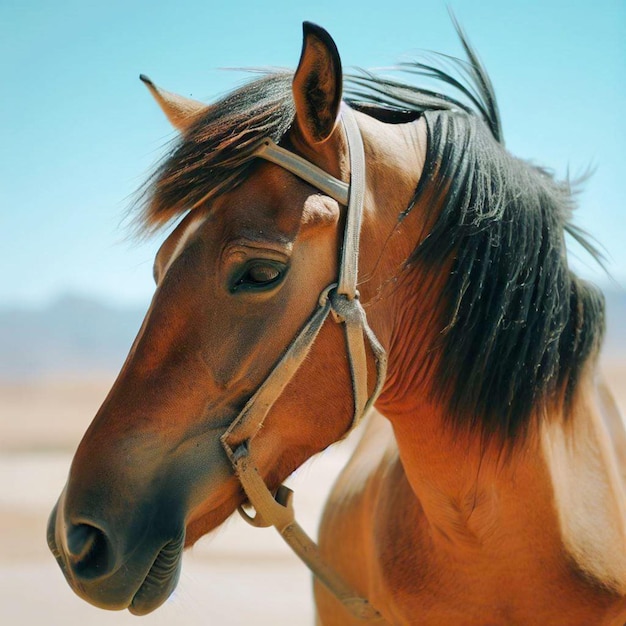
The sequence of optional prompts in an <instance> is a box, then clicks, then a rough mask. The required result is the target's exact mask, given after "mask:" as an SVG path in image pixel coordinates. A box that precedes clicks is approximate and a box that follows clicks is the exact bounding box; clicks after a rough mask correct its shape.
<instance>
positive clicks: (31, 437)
mask: <svg viewBox="0 0 626 626" xmlns="http://www.w3.org/2000/svg"><path fill="white" fill-rule="evenodd" d="M603 368H604V371H605V375H606V377H607V378H608V380H609V383H610V385H611V387H612V389H613V390H614V392H615V394H616V396H617V399H618V403H619V404H620V407H621V409H622V412H623V413H624V414H625V415H626V362H624V363H621V362H615V361H612V362H606V363H604V366H603ZM111 381H112V375H102V376H100V377H98V378H97V379H91V380H81V379H80V378H78V377H76V378H64V379H62V380H44V381H38V382H31V383H20V384H8V383H4V384H3V383H0V624H3V625H11V626H23V625H31V624H32V625H35V624H41V623H45V624H46V625H48V626H61V625H62V626H75V625H79V624H80V625H85V624H89V625H93V626H100V625H103V626H104V625H111V626H122V625H124V624H135V625H136V624H139V623H141V624H142V625H143V624H145V625H146V626H150V625H154V626H157V625H160V626H165V625H167V626H177V625H179V624H180V625H182V624H184V625H185V626H195V625H196V624H197V625H202V626H208V625H211V624H218V625H220V626H239V625H244V624H255V625H256V626H264V625H268V626H269V625H272V626H281V625H294V624H295V625H312V624H313V623H314V619H313V603H312V597H311V579H310V575H309V573H308V571H307V570H306V568H305V567H304V566H303V565H302V564H301V563H300V562H299V561H298V559H297V558H296V557H295V556H294V555H293V554H292V553H291V552H290V551H289V549H288V548H287V547H286V546H285V545H284V544H283V543H282V541H281V539H280V538H279V537H278V536H277V534H276V533H275V531H274V530H273V529H254V528H252V527H249V526H247V525H246V524H245V523H244V522H243V521H242V520H240V519H239V518H238V517H237V516H234V517H233V518H232V519H231V520H229V521H228V522H227V523H226V524H225V525H224V526H223V527H222V528H221V529H219V530H218V531H217V532H216V533H214V534H213V535H211V536H209V537H206V538H204V539H203V540H201V541H200V542H199V543H198V544H197V545H196V546H195V547H194V548H193V549H192V550H191V551H188V552H187V554H186V555H185V559H184V563H183V573H182V577H181V582H180V584H179V587H178V589H177V590H176V592H175V593H174V595H173V596H172V597H171V598H170V599H169V600H168V601H167V602H166V604H165V605H164V606H163V607H161V608H160V609H159V610H157V611H156V612H155V613H153V614H151V615H149V616H147V617H143V618H136V617H133V616H132V615H130V614H129V613H128V612H121V613H120V612H108V611H102V610H100V609H96V608H94V607H92V606H90V605H88V604H86V603H85V602H83V601H82V600H80V599H79V598H78V597H77V596H75V595H74V594H73V592H72V591H71V590H70V588H69V586H68V585H67V584H66V582H65V579H64V578H63V575H62V574H61V572H60V570H59V569H58V567H57V565H56V563H55V562H54V559H53V558H52V556H51V555H50V554H49V552H48V548H47V546H46V540H45V529H46V523H47V518H48V514H49V511H50V509H51V508H52V506H53V504H54V502H55V500H56V498H57V496H58V494H59V492H60V491H61V489H62V487H63V484H64V482H65V478H66V475H67V471H68V469H69V465H70V461H71V457H72V454H73V451H74V449H75V447H76V445H77V444H78V441H79V439H80V437H81V434H82V432H83V431H84V430H85V429H86V427H87V425H88V424H89V422H90V420H91V418H92V417H93V415H94V413H95V411H96V410H97V408H98V406H99V404H100V402H101V401H102V399H103V398H104V396H105V394H106V392H107V390H108V388H109V386H110V384H111ZM355 435H356V436H357V437H358V435H359V433H355ZM354 440H355V437H351V438H349V439H348V440H347V441H346V442H343V443H341V444H339V445H336V446H334V447H333V448H331V449H330V450H328V451H326V452H325V453H323V454H321V455H319V456H318V457H317V458H315V459H313V460H312V461H310V462H309V463H307V465H306V466H304V467H303V468H301V469H300V470H299V471H298V472H297V473H296V475H295V476H293V477H291V479H290V481H289V484H290V486H291V487H292V488H293V489H294V490H295V493H296V495H295V504H296V512H297V516H298V519H299V521H300V523H301V524H302V525H303V526H304V527H305V529H306V530H307V531H308V532H309V533H311V534H315V531H316V526H317V522H318V519H319V514H320V512H321V509H322V506H323V502H324V499H325V497H326V494H327V493H328V490H329V488H330V486H331V484H332V482H333V480H334V478H335V476H336V475H337V473H338V472H339V470H340V469H341V467H342V466H343V464H344V463H345V461H346V459H347V458H348V456H349V454H350V450H351V448H352V446H353V443H354Z"/></svg>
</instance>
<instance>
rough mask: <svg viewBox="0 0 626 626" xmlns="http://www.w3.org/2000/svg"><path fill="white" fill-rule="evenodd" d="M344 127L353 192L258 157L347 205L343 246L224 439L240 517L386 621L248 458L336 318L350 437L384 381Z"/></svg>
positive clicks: (305, 165) (292, 164)
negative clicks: (241, 494)
mask: <svg viewBox="0 0 626 626" xmlns="http://www.w3.org/2000/svg"><path fill="white" fill-rule="evenodd" d="M341 119H342V123H343V127H344V130H345V133H346V138H347V142H348V149H349V153H350V185H349V186H348V185H347V184H346V183H344V182H343V181H340V180H338V179H336V178H334V177H333V176H330V175H329V174H327V173H326V172H324V171H323V170H321V169H320V168H318V167H317V166H315V165H313V164H311V163H309V162H308V161H306V160H305V159H303V158H302V157H299V156H298V155H295V154H293V153H292V152H289V151H288V150H285V149H284V148H281V147H280V146H277V145H276V144H275V143H274V142H272V141H271V140H269V139H268V140H265V141H264V142H263V143H262V144H261V146H260V148H259V149H258V150H257V151H256V152H255V155H256V156H258V157H260V158H262V159H266V160H268V161H271V162H272V163H275V164H277V165H279V166H281V167H283V168H284V169H286V170H288V171H290V172H292V173H293V174H295V175H296V176H298V177H300V178H302V179H303V180H305V181H306V182H308V183H310V184H311V185H313V186H315V187H316V188H318V189H319V190H320V191H323V192H324V193H326V194H328V195H329V196H331V197H332V198H334V199H335V200H337V202H339V203H340V204H346V203H347V205H348V208H347V215H346V223H345V231H344V242H343V249H342V255H341V263H340V266H339V279H338V284H332V285H329V286H328V287H327V288H326V289H325V290H324V291H323V292H322V294H321V295H320V299H319V304H318V307H317V309H316V310H315V311H314V313H313V314H312V315H311V317H310V318H309V320H308V321H307V323H306V324H305V325H304V326H303V328H302V329H301V330H300V332H299V333H298V335H297V336H296V337H295V338H294V340H293V341H292V342H291V344H290V345H289V347H288V348H287V350H286V351H285V353H284V354H283V356H282V358H281V359H280V360H279V361H278V363H277V364H276V365H275V367H274V369H273V370H272V372H271V373H270V374H269V376H268V377H267V378H266V379H265V381H264V382H263V383H262V384H261V386H260V387H259V388H258V390H257V391H256V393H255V394H254V395H253V396H252V397H251V398H250V400H249V401H248V402H247V403H246V405H245V407H244V408H243V410H242V411H241V413H240V414H239V415H238V416H237V418H236V419H235V420H234V421H233V423H232V424H231V425H230V427H229V428H228V430H227V431H226V432H225V433H224V434H223V435H222V437H221V442H222V445H223V446H224V449H225V450H226V453H227V455H228V457H229V459H230V461H231V463H232V464H233V467H234V469H235V472H236V473H237V476H238V478H239V481H240V482H241V485H242V487H243V489H244V491H245V493H246V495H247V497H248V501H249V502H250V504H251V505H252V506H253V507H254V508H255V510H256V515H255V516H254V517H251V516H250V515H248V514H247V513H246V512H245V511H244V510H243V509H240V512H241V514H242V516H243V517H244V518H245V519H246V520H247V521H249V522H250V523H251V524H253V525H254V526H270V525H271V526H274V527H275V528H276V529H277V530H278V532H279V533H280V534H281V536H282V537H283V539H284V540H285V541H286V542H287V543H288V544H289V546H290V547H291V548H292V549H293V551H294V552H295V553H296V554H297V555H298V556H299V557H300V558H301V559H302V560H303V561H304V562H305V563H306V565H307V566H308V567H309V569H311V571H312V572H313V573H314V574H315V576H316V577H317V578H318V579H319V580H320V582H322V583H323V584H324V585H325V586H326V587H327V588H328V589H329V590H330V591H331V592H332V593H333V594H334V595H335V596H336V597H337V598H338V599H339V600H340V602H341V603H342V604H343V605H344V607H345V608H346V609H347V610H348V611H349V612H350V613H351V614H352V615H353V616H354V617H357V618H359V619H364V620H378V619H380V618H381V615H380V613H379V612H378V611H376V609H374V607H372V605H371V604H370V603H369V602H368V601H367V600H366V599H365V598H361V597H359V595H358V594H357V593H356V592H355V591H354V590H352V589H351V588H350V586H349V585H347V584H346V583H345V581H344V580H343V579H342V578H341V576H339V575H338V574H337V572H335V571H334V570H333V569H332V568H330V567H329V566H328V565H327V564H326V563H325V562H324V560H323V559H322V557H321V555H320V553H319V549H318V547H317V545H316V544H315V543H314V542H313V541H312V540H311V538H310V537H309V536H308V535H307V534H306V533H305V532H304V530H303V529H302V528H301V527H300V526H299V525H298V523H297V522H296V520H295V515H294V512H293V506H292V503H291V496H292V493H293V492H291V490H290V489H288V488H287V487H285V486H281V487H280V488H279V489H278V491H277V493H276V496H273V495H272V493H271V492H270V491H269V489H268V488H267V485H266V484H265V482H264V481H263V479H262V478H261V476H260V474H259V472H258V470H257V468H256V467H255V465H254V463H253V461H252V460H251V458H250V445H251V442H252V441H253V439H254V437H255V436H256V434H257V433H258V432H259V430H260V428H261V426H262V425H263V422H264V420H265V418H266V416H267V414H268V413H269V411H270V409H271V407H272V405H273V404H274V403H275V402H276V400H277V399H278V397H279V396H280V395H281V393H282V392H283V390H284V389H285V387H286V386H287V384H288V383H289V381H290V380H291V379H292V378H293V376H294V374H295V373H296V371H297V370H298V368H299V367H300V365H301V364H302V362H303V361H304V360H305V358H306V356H307V354H308V353H309V350H310V349H311V347H312V345H313V343H314V341H315V339H316V337H317V335H318V334H319V332H320V330H321V328H322V326H323V325H324V322H325V321H326V319H327V318H328V315H329V313H332V316H333V318H334V320H335V321H336V322H337V323H341V324H343V325H344V329H345V337H346V352H347V355H348V361H349V364H350V375H351V379H352V389H353V395H354V415H353V419H352V425H351V426H350V429H349V430H348V432H349V431H350V430H352V428H354V426H356V424H357V423H358V422H359V421H360V419H361V418H362V417H363V415H364V414H365V413H366V411H367V410H368V409H369V408H370V407H371V406H372V405H373V403H374V402H375V401H376V398H377V397H378V394H379V393H380V391H381V389H382V386H383V383H384V380H385V374H386V368H387V354H386V352H385V350H384V348H383V347H382V346H381V344H380V343H379V341H378V339H377V338H376V336H375V335H374V333H373V332H372V330H371V328H370V327H369V325H368V323H367V318H366V316H365V311H364V309H363V306H362V305H361V303H360V301H359V294H358V291H357V289H356V285H357V273H358V259H359V237H360V231H361V221H362V214H363V200H364V194H365V153H364V149H363V141H362V139H361V133H360V131H359V128H358V126H357V123H356V120H355V119H354V114H353V113H352V111H351V110H350V109H349V108H348V107H347V106H345V105H342V117H341ZM365 339H367V340H368V342H369V345H370V349H371V351H372V353H373V355H374V358H375V361H376V385H375V387H374V390H373V393H372V394H371V395H370V394H369V393H368V388H367V355H366V350H365Z"/></svg>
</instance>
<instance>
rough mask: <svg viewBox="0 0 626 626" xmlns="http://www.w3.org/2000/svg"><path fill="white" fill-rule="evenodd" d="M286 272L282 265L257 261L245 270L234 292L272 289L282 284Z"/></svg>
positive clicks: (234, 286)
mask: <svg viewBox="0 0 626 626" xmlns="http://www.w3.org/2000/svg"><path fill="white" fill-rule="evenodd" d="M285 271H286V267H285V266H283V265H282V264H277V263H270V262H267V261H264V262H258V261H257V262H255V263H252V264H250V265H248V266H247V267H246V268H245V270H244V271H243V273H242V274H241V275H240V276H239V278H238V279H237V280H236V282H235V284H234V285H233V288H232V291H240V290H255V289H256V290H262V289H264V288H270V287H272V286H274V285H277V284H278V283H279V282H280V280H281V278H282V277H283V276H284V275H285Z"/></svg>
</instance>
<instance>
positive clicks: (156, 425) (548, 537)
mask: <svg viewBox="0 0 626 626" xmlns="http://www.w3.org/2000/svg"><path fill="white" fill-rule="evenodd" d="M462 39H463V43H464V45H465V48H466V51H467V54H468V57H469V61H467V62H464V61H463V62H461V61H458V62H452V63H457V69H459V70H460V73H461V74H462V75H464V76H465V78H466V81H465V82H463V81H459V80H457V79H455V78H454V76H452V75H451V74H450V73H447V72H444V71H443V70H442V69H440V68H438V67H436V66H430V65H424V64H419V63H416V64H413V65H410V66H407V67H406V68H405V69H406V70H408V71H409V72H412V73H416V74H426V75H429V76H430V77H431V78H436V79H440V80H442V81H443V82H444V83H446V84H447V85H448V86H452V87H453V88H454V89H456V90H457V94H458V95H457V96H456V97H451V96H446V95H441V94H438V93H436V92H433V91H429V90H426V89H420V88H416V87H412V86H410V85H407V84H404V83H402V82H399V81H395V80H389V79H383V78H377V77H375V76H371V75H368V74H362V75H358V76H353V77H351V78H348V79H347V80H346V83H347V85H348V86H349V87H350V90H351V91H350V98H349V99H348V104H349V108H348V106H347V105H343V104H341V100H342V88H343V78H342V70H341V63H340V59H339V55H338V52H337V49H336V47H335V45H334V43H333V42H332V40H331V39H330V37H329V36H328V34H327V33H326V32H325V31H323V30H322V29H320V28H318V27H315V26H313V25H310V24H305V28H304V45H303V50H302V55H301V58H300V63H299V66H298V69H297V70H296V72H295V74H293V75H291V74H288V73H280V72H279V73H272V74H268V75H265V76H263V77H261V78H260V79H256V80H254V81H252V82H251V83H250V84H248V85H246V86H244V87H243V88H241V89H240V90H238V91H236V92H234V93H232V94H230V95H228V96H227V97H225V98H224V99H223V100H221V101H219V102H217V103H216V104H214V105H212V106H208V107H207V106H205V105H202V104H199V103H196V102H193V101H190V100H187V99H185V98H181V97H179V96H175V95H174V94H170V93H168V92H164V91H161V90H159V89H158V88H156V87H155V86H154V85H152V84H151V83H150V82H149V81H148V85H149V87H150V88H151V90H152V91H153V93H154V95H155V96H156V98H157V100H158V101H159V103H160V105H161V106H162V108H163V109H164V111H165V113H166V114H167V115H168V117H169V119H170V120H171V121H172V122H173V124H174V125H175V126H176V127H177V128H178V129H179V130H180V131H181V135H180V139H179V141H178V143H177V144H176V145H175V146H174V148H173V149H172V151H171V153H170V154H169V155H168V156H167V158H166V159H165V160H164V162H163V164H162V165H161V166H160V168H159V169H158V171H157V172H156V173H155V175H154V176H153V178H152V179H151V181H150V182H149V186H148V188H147V191H146V196H145V197H146V202H147V204H146V208H145V210H144V212H143V214H142V216H143V227H144V229H145V230H147V231H153V230H156V229H157V228H158V227H159V226H161V225H163V224H165V223H167V222H169V221H170V220H171V219H173V218H176V217H179V216H183V215H184V217H183V218H182V219H181V221H180V223H179V224H178V226H177V227H176V229H175V230H174V231H173V232H172V234H171V235H170V236H169V237H168V238H167V240H166V241H165V243H164V244H163V245H162V247H161V249H160V250H159V252H158V254H157V257H156V261H155V265H154V274H155V280H156V283H157V288H156V293H155V295H154V299H153V301H152V304H151V306H150V308H149V310H148V313H147V315H146V318H145V321H144V323H143V326H142V327H141V329H140V331H139V334H138V337H137V339H136V340H135V343H134V345H133V347H132V349H131V351H130V354H129V356H128V359H127V361H126V363H125V365H124V367H123V369H122V371H121V373H120V375H119V377H118V379H117V381H116V383H115V385H114V386H113V388H112V390H111V392H110V393H109V395H108V397H107V398H106V400H105V401H104V404H103V405H102V407H101V409H100V410H99V412H98V414H97V415H96V417H95V419H94V421H93V423H92V424H91V426H90V428H89V429H88V431H87V432H86V434H85V436H84V438H83V440H82V442H81V443H80V446H79V448H78V450H77V452H76V456H75V458H74V461H73V463H72V467H71V470H70V475H69V478H68V482H67V485H66V487H65V489H64V491H63V493H62V494H61V497H60V499H59V502H58V504H57V506H56V507H55V509H54V511H53V512H52V515H51V518H50V523H49V529H48V541H49V544H50V547H51V549H52V552H53V553H54V555H55V557H56V558H57V561H58V562H59V564H60V566H61V568H62V570H63V572H64V574H65V576H66V577H67V579H68V582H69V583H70V585H71V586H72V587H73V589H74V590H75V591H76V593H78V594H79V595H80V596H81V597H83V598H84V599H86V600H88V601H89V602H92V603H93V604H95V605H97V606H100V607H104V608H110V609H122V608H128V609H129V610H130V611H131V612H133V613H135V614H144V613H147V612H149V611H152V610H153V609H155V608H156V607H158V606H159V605H160V604H161V603H162V602H163V601H164V600H165V599H166V598H167V597H168V595H169V594H170V592H171V591H172V590H173V589H174V587H175V585H176V581H177V578H178V573H179V571H180V567H181V552H182V549H183V547H184V546H188V545H191V544H193V543H194V542H195V541H197V540H198V538H200V537H201V536H202V535H204V534H205V533H207V532H209V531H211V530H212V529H214V528H216V527H217V526H218V525H220V524H221V523H222V522H223V521H224V520H225V519H226V518H227V517H229V516H230V515H231V514H232V513H233V512H234V511H235V510H236V509H237V508H238V507H239V506H240V505H242V504H243V503H244V502H245V501H246V500H248V499H249V500H250V501H251V502H252V503H253V504H254V505H255V507H256V508H257V510H258V514H259V516H260V517H265V516H267V518H268V519H267V520H265V521H267V522H268V523H274V524H276V525H277V526H280V527H281V529H282V530H283V531H284V532H285V534H286V535H290V536H291V539H292V543H295V544H297V545H299V546H300V548H301V550H300V551H301V552H302V553H303V554H304V558H308V559H309V560H313V561H315V560H316V559H317V553H316V552H315V548H314V547H312V546H310V545H309V544H306V541H305V540H302V541H300V539H298V537H297V533H296V532H295V531H294V530H293V528H294V526H293V524H292V522H291V521H290V520H287V522H285V523H284V524H283V523H282V522H281V523H280V524H279V523H278V522H277V521H276V519H273V516H274V513H273V512H272V511H273V509H272V506H273V505H272V504H271V503H273V504H274V505H275V508H277V509H280V510H279V511H278V514H277V515H278V517H280V515H281V514H282V510H283V509H285V510H287V509H286V508H285V507H283V506H282V505H279V504H276V503H275V502H274V501H273V500H271V498H270V500H271V503H270V504H268V502H267V498H266V496H267V489H266V487H265V485H267V486H268V487H269V489H270V490H271V491H274V490H275V489H277V488H278V486H279V485H280V483H281V481H282V480H283V479H285V478H286V477H287V476H288V475H289V474H290V473H291V472H293V470H294V469H296V468H297V467H299V466H300V465H301V464H302V463H303V462H304V461H305V460H306V459H308V458H309V457H311V456H312V455H314V454H315V453H317V452H319V451H321V450H323V449H324V448H326V447H327V446H329V445H330V444H332V443H333V442H335V441H337V440H339V439H341V438H342V437H343V436H344V435H345V433H346V432H347V431H348V430H349V429H350V427H351V425H352V424H353V422H354V421H355V420H356V419H358V418H359V417H360V416H361V415H362V414H363V413H364V412H365V411H366V410H367V408H368V407H369V405H370V404H372V403H373V402H375V406H376V411H371V412H370V415H371V417H370V419H369V423H368V424H367V426H366V430H365V434H364V435H363V437H362V439H361V442H360V444H359V446H358V447H357V449H356V451H355V453H354V455H353V457H352V459H351V460H350V462H349V464H348V466H347V467H346V469H345V470H344V472H343V473H342V475H341V476H340V477H339V480H338V482H337V484H336V486H335V488H334V491H333V493H332V495H331V497H330V500H329V503H328V505H327V507H326V512H325V515H324V518H323V521H322V525H321V530H320V544H321V545H320V551H321V558H320V559H319V563H322V561H323V566H322V567H325V568H326V569H325V570H323V571H322V574H321V575H320V579H321V581H322V582H316V586H315V594H316V601H317V610H318V621H319V623H321V624H324V625H325V626H328V625H333V624H352V623H361V622H360V621H359V615H361V617H365V618H366V619H369V620H370V621H373V622H375V623H380V624H383V623H384V624H446V625H447V624H476V625H484V624H542V625H543V624H568V625H569V624H571V625H574V624H580V625H583V624H584V625H589V624H614V625H618V624H623V623H624V621H625V619H626V524H625V519H626V516H625V513H626V500H625V498H624V480H626V474H625V470H626V464H625V462H626V457H625V456H624V455H625V454H626V432H625V430H624V425H623V422H622V419H621V417H620V415H619V413H618V411H617V409H616V407H615V404H614V402H613V400H612V398H611V395H610V393H609V391H608V390H607V389H606V387H605V386H604V385H603V384H602V381H601V380H600V378H599V377H598V375H597V372H596V360H597V353H598V350H599V346H600V343H601V338H602V329H603V303H602V298H601V296H600V295H599V294H598V293H597V291H596V290H595V289H594V288H593V287H591V286H590V285H587V284H585V283H584V282H583V281H581V280H580V279H578V278H577V277H576V276H575V275H573V274H572V272H571V271H570V270H569V269H568V265H567V257H566V252H565V241H564V235H565V233H566V232H568V233H570V234H571V235H573V236H574V237H576V238H578V239H579V240H581V241H583V243H584V238H583V237H582V235H581V234H580V233H578V232H577V231H576V229H575V227H573V226H572V225H571V224H570V223H569V217H570V212H571V209H572V207H573V201H572V197H571V194H570V189H569V186H568V185H567V184H566V183H560V182H557V181H555V180H554V179H553V178H552V177H551V176H550V175H549V174H548V173H546V171H544V170H541V169H539V168H536V167H533V166H531V165H529V164H527V163H525V162H522V161H520V160H517V159H515V158H514V157H512V156H511V155H510V154H509V153H507V152H506V151H505V150H504V148H503V145H502V133H501V129H500V122H499V117H498V110H497V105H496V102H495V98H494V95H493V90H492V87H491V84H490V82H489V79H488V77H487V75H486V73H485V72H484V70H483V68H482V67H481V66H480V64H479V63H478V61H477V59H476V57H475V55H474V53H473V51H472V50H471V48H470V47H469V46H468V45H467V43H466V40H465V39H464V38H462ZM446 62H447V63H450V62H451V61H450V59H447V60H446ZM145 80H146V81H147V79H145ZM355 129H356V130H355ZM355 133H356V134H355ZM360 142H362V147H361V144H360ZM294 155H296V156H294ZM298 156H299V157H301V158H297V157H298ZM364 167H366V170H365V169H364ZM346 205H347V206H346ZM359 234H360V240H359ZM359 251H360V252H359ZM357 256H358V292H357V291H356V289H355V287H356V284H357V278H356V269H357ZM320 294H321V295H320ZM385 353H386V356H385ZM386 359H387V360H388V366H387V371H386V374H385V367H384V364H385V360H386ZM277 497H279V499H280V495H279V496H277ZM283 502H284V500H283ZM259 521H263V520H259ZM294 536H295V537H296V539H295V540H293V537H294ZM299 541H300V543H298V542H299ZM303 542H304V543H303ZM302 546H304V548H302ZM309 552H310V554H313V555H314V556H313V557H310V554H309ZM307 555H308V556H307ZM319 563H318V565H319ZM314 566H315V564H314ZM318 570H319V567H318ZM324 572H326V578H325V575H324ZM329 572H330V573H329ZM318 573H319V572H318ZM329 578H330V579H336V581H339V582H338V583H337V584H335V583H333V581H332V580H331V581H330V583H329V580H328V579H329ZM342 584H344V585H345V588H346V589H349V590H350V593H351V592H352V591H353V592H354V597H353V598H352V600H354V602H353V604H352V605H351V604H350V602H347V601H346V597H345V595H342V592H341V591H339V592H338V591H337V588H338V587H337V585H339V586H340V587H341V585H342ZM359 596H360V597H359ZM365 599H366V600H367V601H369V603H370V604H367V602H366V600H365ZM358 601H361V604H358ZM357 605H358V606H360V607H361V608H363V607H365V608H364V610H363V611H362V612H361V613H359V609H357V610H355V609H354V606H357ZM372 607H373V608H372ZM294 622H297V623H300V622H301V618H299V617H297V616H296V617H294Z"/></svg>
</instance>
